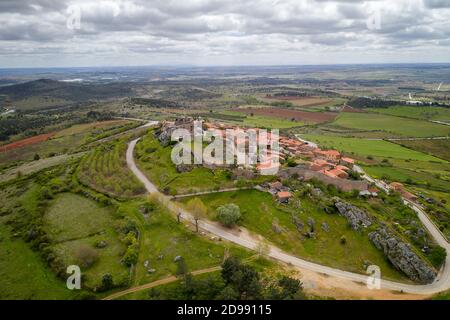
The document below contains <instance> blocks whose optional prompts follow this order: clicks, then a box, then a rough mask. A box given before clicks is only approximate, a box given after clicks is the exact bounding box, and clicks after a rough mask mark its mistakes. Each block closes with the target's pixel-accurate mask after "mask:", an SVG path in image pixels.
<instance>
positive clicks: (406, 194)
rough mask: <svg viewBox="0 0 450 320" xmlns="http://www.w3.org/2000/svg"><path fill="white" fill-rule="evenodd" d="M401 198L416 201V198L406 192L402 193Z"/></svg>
mask: <svg viewBox="0 0 450 320" xmlns="http://www.w3.org/2000/svg"><path fill="white" fill-rule="evenodd" d="M402 197H403V198H405V199H406V200H409V201H417V196H416V195H414V194H412V193H411V192H408V191H406V190H404V191H403V192H402Z"/></svg>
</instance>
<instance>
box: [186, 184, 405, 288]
mask: <svg viewBox="0 0 450 320" xmlns="http://www.w3.org/2000/svg"><path fill="white" fill-rule="evenodd" d="M200 198H201V199H202V200H203V202H204V203H205V204H206V205H207V207H208V208H209V217H210V218H211V219H215V214H216V213H215V212H216V209H217V208H218V207H219V206H221V205H224V204H228V203H234V204H237V205H238V206H239V207H240V209H241V214H242V220H241V222H240V224H242V226H244V227H246V228H248V229H249V230H251V231H253V232H255V233H257V234H260V235H262V236H264V237H265V238H266V239H267V240H268V241H270V242H272V243H273V244H275V245H277V246H279V247H280V248H282V249H284V250H286V251H288V252H291V253H294V254H296V255H298V256H299V257H301V258H305V259H307V260H310V261H314V262H317V263H321V264H325V265H328V266H331V267H336V268H339V269H344V270H348V271H352V272H358V273H364V272H365V271H364V262H367V261H370V262H371V263H372V264H376V265H378V266H380V268H381V270H382V274H383V275H384V277H386V278H392V279H403V280H404V279H405V278H404V277H403V276H402V275H401V274H399V273H398V272H397V271H395V270H394V269H393V268H392V267H391V266H390V264H389V263H388V262H387V261H386V259H385V258H384V257H383V254H382V253H381V252H380V251H378V250H377V249H376V248H375V246H373V245H372V244H371V243H370V241H369V239H368V237H367V235H366V234H360V233H357V232H354V231H353V230H351V229H350V227H349V226H348V223H347V220H346V219H345V218H343V217H341V216H338V215H333V214H331V215H330V214H327V213H325V212H324V211H323V210H321V209H319V208H318V206H317V204H315V203H313V202H312V201H311V200H309V199H308V198H301V200H300V201H301V210H298V209H295V208H293V207H292V206H282V205H278V204H276V203H275V201H274V199H273V198H272V196H271V195H270V194H268V193H264V192H261V191H257V190H245V191H239V192H226V193H220V194H210V195H205V196H202V197H200ZM182 201H183V203H185V202H187V201H188V199H183V200H182ZM293 214H294V215H297V216H298V218H299V219H301V220H302V221H303V222H304V224H305V226H307V219H308V218H313V219H314V220H315V224H316V227H315V230H316V237H315V239H314V238H306V237H304V236H303V235H302V233H299V232H298V231H297V229H296V227H295V225H294V223H293V218H292V215H293ZM323 222H326V223H327V224H328V225H329V226H330V231H329V232H325V231H323V230H322V229H321V224H322V223H323ZM273 223H277V224H278V226H279V228H280V229H281V230H282V231H281V232H279V233H278V232H275V231H274V229H273ZM342 236H345V237H346V239H347V244H346V245H342V244H341V243H340V239H341V237H342Z"/></svg>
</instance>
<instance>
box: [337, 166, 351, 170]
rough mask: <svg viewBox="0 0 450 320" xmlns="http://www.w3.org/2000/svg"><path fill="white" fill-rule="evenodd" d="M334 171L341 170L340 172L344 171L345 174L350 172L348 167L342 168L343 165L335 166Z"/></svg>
mask: <svg viewBox="0 0 450 320" xmlns="http://www.w3.org/2000/svg"><path fill="white" fill-rule="evenodd" d="M336 169H338V170H341V171H345V172H347V171H350V169H349V168H348V167H346V166H343V165H337V166H336Z"/></svg>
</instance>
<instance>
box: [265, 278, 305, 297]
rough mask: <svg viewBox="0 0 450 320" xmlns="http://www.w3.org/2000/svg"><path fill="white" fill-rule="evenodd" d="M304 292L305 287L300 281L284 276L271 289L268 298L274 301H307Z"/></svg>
mask: <svg viewBox="0 0 450 320" xmlns="http://www.w3.org/2000/svg"><path fill="white" fill-rule="evenodd" d="M302 290H303V285H302V283H301V281H300V280H297V279H294V278H291V277H288V276H282V277H281V278H280V279H279V280H278V281H277V283H276V285H275V286H272V287H271V288H270V289H269V297H268V298H269V299H272V300H293V299H305V296H304V295H303V292H302Z"/></svg>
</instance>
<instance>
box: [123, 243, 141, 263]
mask: <svg viewBox="0 0 450 320" xmlns="http://www.w3.org/2000/svg"><path fill="white" fill-rule="evenodd" d="M137 260H138V251H137V248H136V247H135V246H130V247H128V249H127V251H126V252H125V255H124V256H123V258H122V262H123V263H125V265H127V266H129V267H131V266H132V265H134V264H136V262H137Z"/></svg>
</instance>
